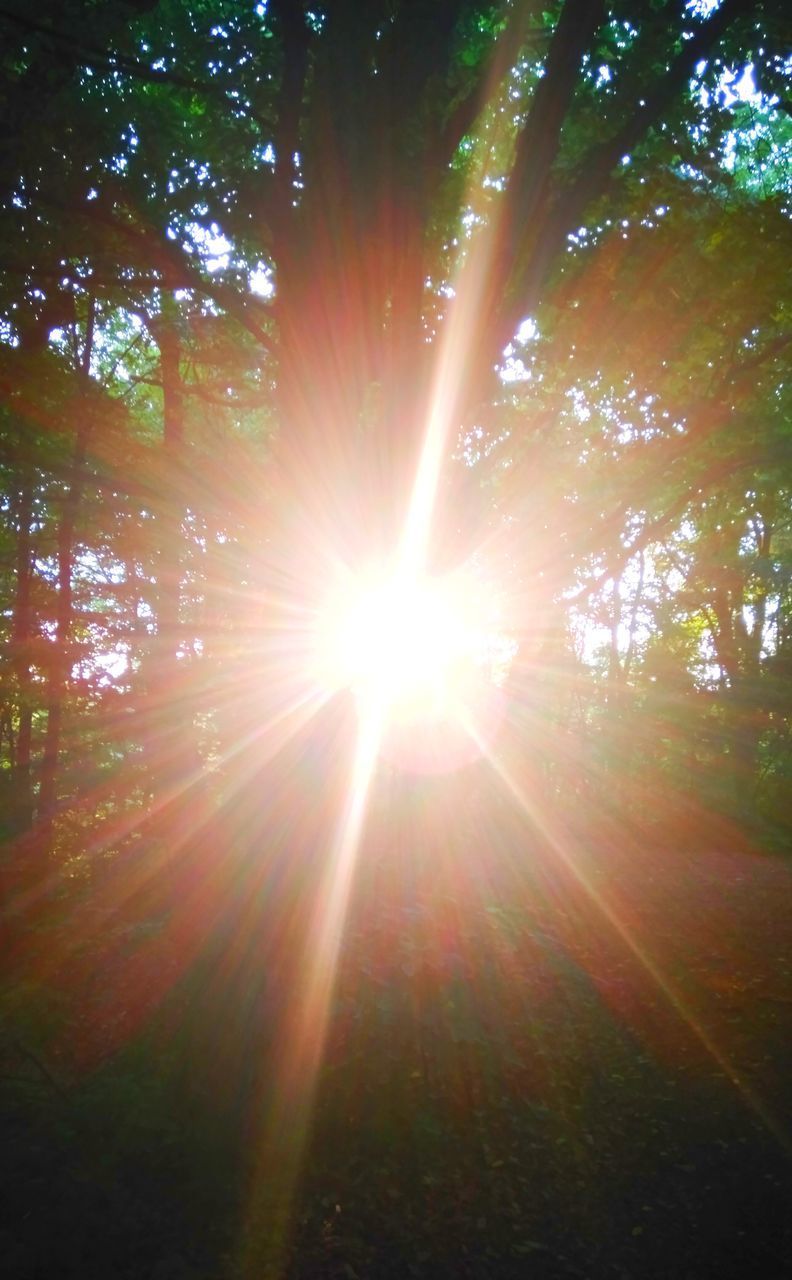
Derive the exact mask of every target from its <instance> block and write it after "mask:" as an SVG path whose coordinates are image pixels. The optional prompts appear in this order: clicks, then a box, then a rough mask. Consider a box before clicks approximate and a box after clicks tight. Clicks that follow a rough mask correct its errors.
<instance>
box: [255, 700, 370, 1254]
mask: <svg viewBox="0 0 792 1280" xmlns="http://www.w3.org/2000/svg"><path fill="white" fill-rule="evenodd" d="M382 725H383V708H382V707H381V706H373V707H370V708H369V709H368V711H367V714H366V715H365V716H363V717H361V719H360V721H359V725H358V734H357V743H356V749H355V758H354V762H353V766H352V770H351V777H350V782H349V787H348V789H347V794H346V799H345V803H344V807H343V811H342V814H341V817H340V819H339V822H338V826H337V831H336V836H335V839H334V841H333V844H332V848H331V851H330V855H329V858H328V862H327V868H326V871H325V874H324V876H323V877H322V881H321V885H320V888H319V891H318V893H317V898H316V909H315V912H314V917H313V927H312V928H311V930H310V931H309V937H308V940H307V943H306V947H305V951H304V955H303V960H302V966H301V971H302V977H301V982H300V989H299V990H297V991H296V992H295V993H294V996H293V1012H292V1015H291V1017H290V1018H289V1019H288V1021H287V1026H286V1029H285V1034H284V1043H283V1048H282V1052H281V1055H280V1062H279V1066H278V1070H277V1081H276V1084H275V1087H274V1090H273V1095H272V1098H271V1099H270V1100H269V1103H268V1105H267V1106H266V1108H265V1116H264V1120H263V1124H262V1129H261V1136H260V1141H259V1145H258V1151H259V1158H258V1164H257V1169H256V1172H255V1175H254V1178H253V1182H252V1187H251V1195H250V1202H249V1208H248V1220H247V1230H246V1232H245V1236H244V1241H245V1242H244V1246H243V1247H244V1257H243V1263H244V1265H243V1273H244V1274H245V1275H248V1274H254V1273H255V1274H256V1275H260V1276H262V1277H266V1278H269V1277H273V1278H274V1277H277V1276H280V1275H281V1274H282V1273H283V1268H284V1264H285V1255H286V1251H287V1248H288V1241H289V1235H290V1229H291V1223H292V1217H293V1215H292V1204H293V1200H294V1195H295V1191H296V1188H297V1184H298V1182H299V1178H300V1174H301V1171H302V1165H303V1157H304V1153H305V1147H306V1143H307V1140H308V1137H309V1133H310V1126H311V1120H312V1115H313V1105H314V1100H315V1096H316V1090H317V1085H318V1078H319V1072H320V1069H321V1065H322V1059H323V1055H324V1047H325V1041H326V1038H327V1030H328V1025H329V1021H330V1008H331V1002H332V997H333V990H334V987H335V980H336V972H337V968H338V958H339V953H340V949H341V943H342V939H343V933H344V924H345V920H346V915H347V908H348V905H349V898H350V893H351V889H352V882H353V878H354V871H355V865H356V861H357V854H358V850H359V847H360V839H361V834H362V830H363V824H364V821H365V817H366V809H367V803H368V797H369V791H370V788H371V782H372V778H373V776H374V771H375V766H376V761H377V756H378V753H379V744H380V738H381V734H382Z"/></svg>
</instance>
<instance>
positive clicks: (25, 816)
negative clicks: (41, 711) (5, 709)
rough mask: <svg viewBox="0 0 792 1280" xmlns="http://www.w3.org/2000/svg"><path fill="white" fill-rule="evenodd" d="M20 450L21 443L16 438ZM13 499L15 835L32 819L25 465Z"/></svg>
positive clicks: (29, 494)
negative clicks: (14, 528) (14, 561)
mask: <svg viewBox="0 0 792 1280" xmlns="http://www.w3.org/2000/svg"><path fill="white" fill-rule="evenodd" d="M20 448H21V449H24V442H23V440H22V439H21V436H20ZM20 473H21V476H20V484H19V493H18V498H17V546H16V595H15V599H14V619H13V628H12V637H13V654H14V658H13V667H14V674H15V676H16V693H17V707H18V716H19V725H18V729H17V735H16V751H15V760H14V821H13V826H14V829H15V830H16V831H17V832H22V831H26V830H27V828H28V827H29V826H30V823H31V820H32V817H33V777H32V772H31V750H32V741H33V704H32V687H31V686H32V678H31V670H30V642H31V639H32V636H33V606H32V598H31V589H32V585H33V563H32V556H31V539H30V531H31V524H32V521H33V475H32V472H31V470H30V468H29V466H28V465H27V463H26V462H24V461H23V462H22V464H21V468H20Z"/></svg>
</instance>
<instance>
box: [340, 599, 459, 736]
mask: <svg viewBox="0 0 792 1280" xmlns="http://www.w3.org/2000/svg"><path fill="white" fill-rule="evenodd" d="M328 642H329V650H330V654H329V656H330V663H331V667H332V668H334V670H335V673H336V679H337V681H338V683H339V684H341V685H346V686H348V687H351V688H352V689H353V690H354V692H355V694H356V695H357V697H358V698H359V699H362V700H363V701H365V702H367V703H374V704H377V705H379V706H380V707H382V708H383V709H384V710H386V711H387V713H388V715H389V716H391V717H393V716H395V717H397V718H404V717H405V716H409V717H411V718H412V717H415V718H422V717H423V716H426V715H432V714H433V715H435V716H436V715H437V714H440V713H442V712H443V711H444V710H445V711H447V710H449V704H450V700H451V699H452V698H453V694H454V687H455V685H456V684H457V682H458V680H459V677H460V674H461V669H462V668H463V667H464V666H465V665H466V662H467V661H469V660H470V659H471V658H472V656H473V651H474V649H475V644H476V636H475V631H474V628H473V625H472V619H471V618H470V617H468V616H467V610H466V608H465V602H464V600H463V599H461V598H460V593H459V592H458V591H457V592H455V591H454V590H453V589H452V586H451V584H450V583H448V582H442V581H440V580H438V579H432V578H428V577H417V576H413V575H408V574H395V575H394V576H393V577H390V578H385V579H383V580H382V581H380V582H377V583H374V584H366V585H364V586H363V587H362V588H361V587H360V586H357V587H356V588H353V589H352V591H351V592H350V593H348V594H347V596H346V598H344V599H342V600H340V601H339V602H338V604H337V606H336V608H335V610H334V616H331V618H330V625H329V629H328Z"/></svg>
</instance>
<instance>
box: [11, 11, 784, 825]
mask: <svg viewBox="0 0 792 1280" xmlns="http://www.w3.org/2000/svg"><path fill="white" fill-rule="evenodd" d="M783 8H784V7H783V6H782V5H774V4H772V3H764V4H745V3H736V2H735V0H725V2H724V3H722V4H710V3H706V4H705V3H688V4H681V5H675V4H653V5H650V6H646V5H633V6H631V5H629V4H624V5H621V4H619V5H613V6H608V5H605V4H602V3H591V4H587V3H580V4H575V3H567V4H564V5H552V6H549V7H545V8H541V7H540V6H533V5H530V4H525V5H523V4H504V5H503V6H498V5H480V4H468V3H458V2H456V0H455V2H454V3H439V4H435V3H432V4H423V3H404V4H398V5H393V4H390V3H388V4H381V5H380V4H372V5H367V6H366V8H365V12H362V11H361V8H360V6H358V5H355V4H346V3H340V2H339V3H331V4H328V5H327V6H326V7H324V8H320V9H316V10H307V9H306V10H304V9H303V8H302V7H301V6H300V5H298V4H289V3H286V4H278V3H270V4H268V5H263V4H261V5H249V6H248V5H240V4H236V3H233V4H222V3H221V4H177V3H162V4H152V3H129V4H94V3H82V4H66V5H59V6H53V7H52V9H51V11H50V10H48V9H47V8H46V7H45V8H44V9H39V10H37V12H36V16H35V17H32V16H31V15H30V13H29V11H28V10H27V9H26V7H25V6H22V5H14V4H8V5H6V6H4V7H3V9H2V13H0V23H2V27H3V36H4V39H3V82H2V102H3V113H4V117H5V120H6V125H7V127H6V130H5V141H4V143H3V147H2V153H0V174H1V175H2V176H1V178H0V182H1V183H2V206H1V210H0V217H2V224H3V235H2V242H3V246H4V248H3V261H2V266H3V284H2V294H1V295H0V313H1V314H0V325H1V326H2V327H1V329H0V333H1V334H2V345H0V374H1V376H2V394H3V403H2V459H1V465H2V468H3V490H4V493H5V495H6V497H5V500H4V502H3V506H2V520H3V534H2V538H3V547H4V552H3V570H2V572H3V575H4V582H5V588H4V596H5V608H4V610H3V615H2V616H3V622H2V626H3V631H4V634H3V645H4V653H5V658H4V665H3V669H2V677H3V685H2V688H3V709H2V739H1V746H2V771H1V772H0V779H1V780H2V786H3V788H4V791H5V799H6V805H5V808H6V810H7V815H8V817H7V821H8V824H9V834H16V835H19V834H21V833H24V832H25V831H26V830H29V829H30V826H31V823H33V822H34V821H35V822H37V823H38V826H39V828H40V829H41V831H42V832H43V833H44V834H43V837H42V838H43V839H44V843H45V844H47V843H49V845H50V846H51V847H53V848H54V844H53V842H54V841H56V840H58V839H60V840H61V841H62V842H63V843H64V849H65V848H67V847H70V846H72V845H73V844H74V842H75V841H77V842H78V843H79V841H80V840H81V839H82V835H81V834H80V833H81V831H84V829H85V826H86V824H87V825H88V826H92V825H93V824H94V823H95V822H96V821H99V820H100V815H101V821H102V822H110V825H111V826H112V817H113V814H114V812H115V810H116V809H117V807H118V806H119V805H121V806H122V807H123V810H124V813H125V817H124V820H123V823H122V824H121V825H122V826H123V827H126V824H127V823H128V824H129V828H130V838H131V832H132V830H133V829H134V822H133V821H132V820H131V818H130V813H129V809H130V806H131V807H132V808H133V809H134V808H135V807H139V809H140V812H141V813H143V812H145V811H146V809H147V808H148V806H149V804H150V800H151V796H152V795H153V794H154V792H155V791H156V789H157V787H158V786H160V785H161V784H162V778H163V774H164V773H167V772H170V771H171V770H172V771H174V772H175V773H176V774H181V775H183V778H184V780H185V783H186V785H191V784H190V783H187V782H186V780H187V779H188V778H192V776H193V773H194V771H195V770H197V771H198V773H200V774H201V775H202V776H203V777H204V778H208V777H209V776H210V775H211V776H212V777H214V779H215V783H213V784H212V785H215V784H216V785H217V786H218V787H219V788H220V789H223V788H224V787H225V786H226V784H227V785H228V786H229V787H230V788H231V789H233V787H234V786H235V785H236V783H235V781H234V771H235V769H236V768H237V766H236V765H235V764H233V763H232V761H233V757H234V753H235V743H236V742H237V741H238V740H240V739H241V737H242V736H244V734H245V732H248V731H253V732H254V733H255V734H256V735H257V738H258V745H257V747H256V749H257V750H261V752H262V753H263V756H266V755H269V754H271V751H272V749H277V748H278V747H279V745H280V743H281V741H282V739H283V738H284V737H288V736H289V733H290V732H291V728H290V727H289V726H288V725H286V724H285V723H283V724H281V725H280V728H278V729H277V730H275V731H274V734H273V735H270V734H269V733H268V731H267V728H266V726H267V724H268V722H269V720H270V719H272V717H273V716H274V717H275V718H276V719H277V717H278V716H280V714H281V712H282V711H283V705H282V704H283V700H284V698H285V699H286V701H288V700H289V697H292V698H293V699H294V700H296V701H297V702H299V701H300V700H301V699H302V698H303V697H304V696H308V697H311V696H314V695H315V694H316V690H313V691H311V692H309V691H308V690H307V685H306V682H308V683H310V675H309V674H307V668H306V664H305V643H306V637H305V630H306V619H307V618H309V616H310V615H312V614H313V615H315V614H316V613H317V611H320V610H321V591H322V589H323V586H324V584H326V581H327V575H328V573H331V574H332V573H337V572H339V571H341V572H342V573H346V574H347V575H349V574H351V575H353V576H354V575H355V574H361V573H365V572H369V571H372V565H380V566H384V565H386V564H388V563H389V562H390V560H391V559H392V558H393V556H394V554H395V549H396V547H397V546H398V545H399V539H400V537H401V530H402V527H403V525H404V522H405V521H406V519H407V513H408V511H409V509H410V503H411V495H412V494H413V482H414V479H415V476H416V474H417V471H418V469H419V460H420V459H421V457H422V456H423V459H424V461H423V463H422V464H421V465H422V466H423V467H424V474H423V480H422V483H423V488H424V490H425V491H427V492H429V497H428V499H426V501H428V507H427V510H426V512H425V513H424V515H422V516H421V520H422V521H423V523H424V524H425V525H426V529H425V532H424V533H422V534H421V535H420V536H421V537H422V538H423V539H424V541H425V543H426V546H425V548H424V552H425V555H426V558H427V565H428V568H429V570H430V571H431V572H433V573H438V572H442V573H448V572H450V571H452V570H453V571H456V570H458V569H459V567H460V566H465V565H467V566H468V567H470V566H473V567H474V569H475V576H476V580H477V581H478V582H479V583H480V582H481V581H484V582H485V583H486V584H487V587H488V589H490V590H494V591H495V592H496V594H497V597H498V599H497V607H496V612H497V615H498V620H499V621H498V623H497V629H498V634H499V635H500V636H501V640H502V643H500V644H499V645H498V646H497V647H498V651H499V653H501V655H502V656H503V655H504V654H507V655H510V656H509V657H508V659H504V660H503V661H498V663H496V664H495V665H496V666H497V676H496V678H497V679H498V680H500V681H501V683H502V682H503V680H504V677H505V679H506V685H507V688H508V689H509V690H511V689H512V687H514V688H515V689H518V690H521V692H520V693H518V695H517V700H518V701H519V700H520V699H522V701H523V703H524V701H525V697H526V696H528V701H529V702H530V705H531V707H532V708H533V711H532V714H533V715H534V716H535V717H536V726H535V728H534V730H533V731H532V737H534V738H535V737H536V736H537V735H538V736H540V737H541V738H542V740H543V750H542V752H541V756H542V758H541V760H540V761H539V762H538V764H537V767H538V768H541V769H542V770H543V771H544V772H545V774H546V775H547V784H548V794H553V793H554V794H556V795H557V796H562V795H563V794H565V793H566V792H567V791H568V789H569V788H570V787H572V788H573V789H574V790H575V792H576V793H577V792H581V791H585V789H586V787H587V786H589V785H591V779H592V778H594V777H596V778H597V779H599V782H598V784H597V785H601V786H602V787H604V788H605V789H606V790H608V791H616V790H618V791H619V793H620V795H622V797H623V798H624V799H625V801H626V802H629V800H628V797H627V794H626V793H627V792H628V791H629V788H630V787H634V788H635V789H636V792H640V793H641V794H643V792H644V791H645V790H646V788H647V787H648V788H650V789H651V788H661V789H665V792H666V793H667V794H668V795H670V794H672V793H673V794H674V795H676V794H677V793H685V794H686V793H689V792H693V793H694V794H695V798H696V800H697V801H699V800H700V801H703V802H704V803H705V804H706V805H707V806H712V807H714V808H715V809H716V810H722V811H727V810H728V811H731V812H732V813H733V814H735V813H736V815H737V816H739V817H740V818H741V819H742V820H748V819H752V820H756V819H757V818H760V817H761V820H762V821H763V822H765V823H766V824H769V826H770V827H771V828H772V829H773V830H777V829H778V828H779V824H780V827H783V828H784V829H786V828H787V827H788V823H789V817H790V815H789V810H788V807H787V801H786V800H785V799H784V796H785V793H786V792H788V782H789V777H790V773H789V771H790V767H792V761H791V760H790V739H789V711H790V707H789V688H790V685H789V681H788V679H787V678H786V676H787V675H788V671H787V668H788V665H789V658H790V654H789V647H790V643H792V641H790V627H791V626H792V621H790V560H789V555H790V542H789V536H790V535H789V501H788V495H789V478H790V469H789V462H790V453H789V450H790V440H789V427H788V406H787V402H786V392H785V389H784V385H783V380H782V376H781V375H782V368H783V365H784V362H785V360H786V357H787V352H788V343H789V307H790V302H789V294H788V289H786V288H785V286H786V281H787V279H788V275H789V273H788V244H789V238H788V232H789V198H790V193H789V182H790V176H789V148H790V131H791V130H792V126H790V122H789V75H790V68H789V62H788V57H787V55H786V52H785V50H784V45H783V39H782V35H783ZM422 450H423V454H422ZM427 467H428V468H429V471H428V472H427V471H426V468H427ZM427 486H428V489H427ZM339 566H341V567H342V568H341V570H339ZM295 611H296V612H295ZM301 664H302V668H301ZM489 674H490V675H491V674H492V672H490V673H489ZM284 681H286V683H287V684H289V683H291V684H292V685H293V687H292V688H291V689H290V690H289V695H288V696H287V695H286V694H285V693H284ZM528 688H530V694H529V695H526V690H527V689H528ZM252 690H255V693H254V700H255V701H256V703H258V710H257V712H256V717H255V718H256V720H257V722H258V723H257V724H256V725H255V726H254V725H253V724H248V723H247V716H248V711H249V709H250V698H251V691H252ZM324 692H325V693H326V692H327V691H324ZM319 696H320V698H321V695H319ZM510 705H511V704H510ZM174 721H178V732H177V730H176V728H175V724H174V723H173V722H174ZM174 735H175V736H174ZM270 737H272V743H270V741H269V739H270ZM562 741H563V743H564V744H565V745H564V747H563V750H562V748H561V743H562ZM78 775H79V776H78ZM221 779H222V781H221ZM587 779H588V782H587ZM617 779H618V781H617ZM86 780H88V781H86ZM175 785H179V783H178V782H176V783H175ZM682 798H683V799H684V794H683V795H682ZM640 803H641V804H642V803H643V802H642V801H641V802H640ZM47 833H49V834H47ZM58 833H59V834H58ZM114 838H115V837H114V836H112V835H111V834H110V833H108V839H110V840H111V842H112V840H113V839H114ZM125 838H126V837H125Z"/></svg>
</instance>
